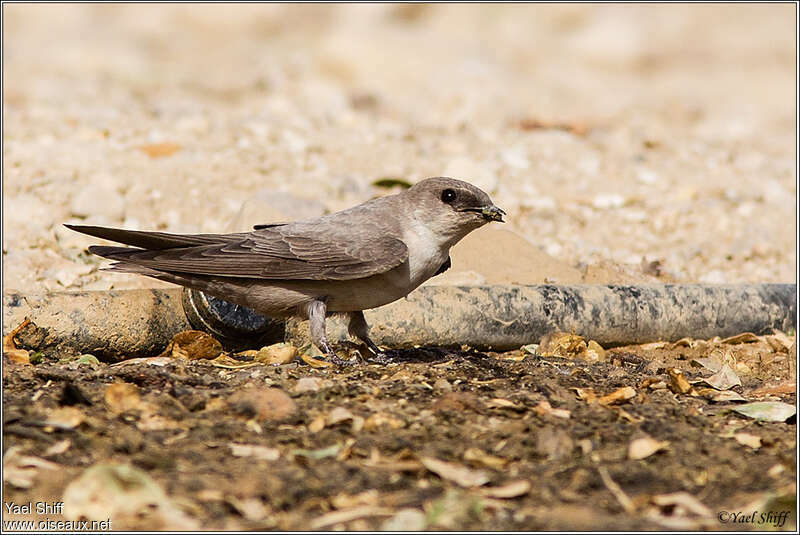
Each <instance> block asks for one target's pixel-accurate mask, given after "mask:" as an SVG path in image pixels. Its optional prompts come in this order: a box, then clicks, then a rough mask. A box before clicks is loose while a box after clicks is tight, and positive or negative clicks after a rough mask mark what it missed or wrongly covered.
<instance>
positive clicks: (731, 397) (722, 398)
mask: <svg viewBox="0 0 800 535" xmlns="http://www.w3.org/2000/svg"><path fill="white" fill-rule="evenodd" d="M709 390H711V391H712V394H711V398H710V399H711V401H713V402H715V403H726V402H729V401H747V399H745V398H744V397H742V395H741V394H740V393H738V392H736V391H735V390H723V391H722V392H720V391H719V390H713V389H709Z"/></svg>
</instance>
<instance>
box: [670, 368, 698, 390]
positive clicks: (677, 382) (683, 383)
mask: <svg viewBox="0 0 800 535" xmlns="http://www.w3.org/2000/svg"><path fill="white" fill-rule="evenodd" d="M667 373H668V374H669V381H670V384H669V389H670V390H672V391H673V392H675V393H676V394H687V393H689V392H691V390H692V385H691V384H689V381H688V379H686V376H685V375H683V371H681V370H680V369H678V368H669V369H668V370H667Z"/></svg>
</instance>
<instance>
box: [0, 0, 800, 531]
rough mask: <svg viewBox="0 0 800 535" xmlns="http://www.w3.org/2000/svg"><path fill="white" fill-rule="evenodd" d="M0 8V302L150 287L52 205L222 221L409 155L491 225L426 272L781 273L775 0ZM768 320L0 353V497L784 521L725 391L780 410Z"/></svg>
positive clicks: (381, 171)
mask: <svg viewBox="0 0 800 535" xmlns="http://www.w3.org/2000/svg"><path fill="white" fill-rule="evenodd" d="M2 9H3V47H4V48H3V229H2V234H3V236H2V237H3V263H2V267H3V270H2V277H3V292H4V294H6V293H7V292H9V291H10V290H16V291H21V292H23V293H31V294H33V293H43V292H48V291H64V290H67V291H69V290H101V291H102V290H108V289H111V288H114V289H124V288H143V287H154V286H159V285H160V283H158V282H155V281H150V280H146V279H144V278H142V277H136V276H128V275H118V274H110V273H107V272H103V271H99V268H100V267H102V266H103V265H104V262H103V261H102V260H101V259H98V258H96V257H92V256H91V255H89V254H87V253H86V251H85V249H86V247H87V246H88V245H90V244H94V243H97V240H94V239H92V238H88V237H85V236H82V235H78V234H75V233H72V232H70V231H68V230H66V229H64V228H63V227H62V223H65V222H67V223H81V224H100V225H110V226H119V227H125V228H137V229H159V230H165V231H170V232H220V231H233V230H243V229H247V228H248V226H249V225H252V224H253V223H265V222H274V221H285V220H292V219H302V218H307V217H314V216H317V215H320V214H323V213H328V212H332V211H336V210H339V209H343V208H346V207H349V206H352V205H354V204H357V203H359V202H363V201H365V200H367V199H369V198H371V197H374V196H376V195H383V194H386V193H392V192H394V191H396V189H385V188H381V187H378V186H376V185H375V182H376V181H377V180H379V179H382V178H387V177H389V178H400V179H403V180H406V181H408V182H412V183H413V182H416V181H417V180H420V179H422V178H425V177H428V176H436V175H450V176H454V177H456V178H463V179H466V180H469V181H471V182H473V183H475V184H476V185H478V186H480V187H482V188H484V189H485V190H486V191H487V192H489V193H490V195H491V196H492V198H493V200H494V201H495V202H496V204H498V205H499V206H501V207H502V208H504V209H505V211H506V212H507V213H508V222H507V224H506V225H505V226H504V227H502V228H501V227H499V225H494V226H493V227H491V228H486V229H482V230H481V231H478V232H475V233H474V234H473V235H471V236H469V237H468V238H467V239H466V240H464V242H463V243H461V244H459V245H458V246H456V247H455V248H454V250H453V254H452V258H453V268H452V269H451V270H450V271H449V272H448V273H446V274H445V275H444V276H442V277H437V278H435V279H433V280H432V281H431V284H513V283H520V284H533V283H542V282H553V283H564V284H572V283H653V282H655V283H659V282H667V281H676V282H687V283H689V282H704V283H739V282H796V272H797V271H796V269H797V267H796V247H797V244H796V229H797V223H796V204H797V200H796V199H797V186H796V174H797V161H796V144H797V137H796V122H795V121H796V112H797V108H796V101H795V91H796V85H795V81H796V76H797V72H796V55H795V54H796V51H795V46H794V45H795V39H796V37H795V35H796V34H795V32H794V21H795V10H796V6H794V5H791V4H783V5H778V4H776V5H704V6H689V5H647V6H644V5H576V4H565V5H547V6H546V5H513V6H512V5H508V6H488V5H474V6H473V5H470V6H465V5H433V6H428V5H400V4H398V5H392V4H382V5H370V6H356V5H316V6H302V5H276V4H272V5H246V6H236V7H231V6H221V5H202V6H201V5H192V6H189V5H172V6H162V5H145V4H138V5H66V4H65V5H22V4H16V5H3V7H2ZM14 327H15V325H5V324H4V325H3V334H4V336H5V335H7V334H8V333H9V332H10V330H11V329H13V328H14ZM577 334H580V333H577ZM795 339H796V338H795V333H794V332H790V333H786V334H785V335H784V334H783V333H777V334H775V335H771V336H760V337H753V336H743V337H741V338H739V339H733V340H727V341H722V340H719V339H715V340H693V339H686V340H683V341H680V342H675V343H667V342H663V341H662V342H659V341H654V342H653V344H648V345H643V346H631V347H624V348H614V349H608V348H606V350H607V351H606V353H607V354H606V355H605V358H600V359H599V360H598V361H597V362H594V361H593V358H589V357H587V355H586V354H584V355H583V357H585V358H588V359H589V360H585V358H583V357H576V356H575V355H572V354H570V355H566V356H561V357H557V356H556V357H554V356H541V355H540V354H533V353H532V352H531V351H526V350H523V349H521V350H519V351H513V352H509V353H504V354H495V353H487V354H481V353H476V352H473V351H469V350H467V349H464V350H459V351H455V350H447V349H440V348H420V349H418V350H406V351H401V352H393V353H392V355H393V356H394V357H395V358H396V360H397V361H398V362H395V363H393V364H388V365H379V364H372V363H365V364H360V365H357V366H352V367H325V366H321V365H319V364H318V363H312V364H313V365H309V364H307V363H305V362H303V361H300V362H292V363H289V364H283V365H280V366H272V365H268V364H262V363H258V362H252V361H250V360H248V358H251V357H239V360H238V361H230V360H227V361H224V362H223V361H207V360H191V361H187V360H184V359H180V358H177V359H173V358H171V357H155V358H151V359H147V360H133V361H130V362H123V363H120V364H116V365H113V366H112V365H109V364H106V363H100V362H96V359H94V358H93V357H91V356H87V355H84V356H81V357H77V358H73V359H65V358H63V356H62V355H45V356H41V355H37V354H35V353H32V354H30V355H27V357H28V358H29V359H30V358H32V359H33V362H34V363H33V364H26V363H19V362H16V361H15V360H13V359H11V358H10V357H8V356H7V352H6V350H5V347H4V359H3V394H2V395H3V453H4V459H3V467H4V470H3V474H4V482H3V493H4V495H3V502H4V510H3V520H4V521H7V520H19V519H35V520H36V521H37V522H38V521H40V520H42V519H50V520H54V521H58V520H65V519H67V518H75V516H79V517H81V518H85V519H87V520H95V521H102V520H106V519H108V518H112V519H113V523H112V527H113V529H239V530H249V529H271V530H301V529H305V530H307V529H314V530H317V529H319V530H328V529H351V530H367V529H376V528H380V529H387V530H391V529H394V530H398V529H418V530H425V529H441V530H478V529H483V530H503V529H507V530H571V529H573V530H592V529H605V530H635V529H642V530H664V529H681V530H694V529H703V530H706V529H708V530H750V529H756V530H757V529H795V528H796V525H795V524H796V521H795V517H796V510H795V506H794V503H795V499H796V488H795V481H796V473H797V462H796V461H797V456H796V448H797V444H796V416H789V415H788V414H787V415H784V416H785V417H781V415H778V416H775V415H774V414H773V416H772V420H770V419H769V418H768V416H769V415H765V414H759V415H758V416H759V418H755V417H751V416H745V415H743V414H740V413H739V412H736V410H735V409H737V408H741V407H743V406H747V405H749V404H750V403H752V402H765V403H767V404H769V405H768V407H769V408H770V409H772V410H773V411H780V410H783V409H785V408H786V407H785V406H784V405H782V404H781V403H785V404H789V405H794V404H795V403H796V389H795V382H796V342H795ZM532 342H535V340H532ZM529 349H532V348H529ZM595 355H596V353H595ZM705 359H708V360H705ZM23 360H24V359H23ZM722 365H725V366H727V368H725V370H728V371H727V372H725V373H723V374H722V375H719V376H718V375H717V372H715V371H714V370H717V369H718V368H719V367H720V366H722ZM709 366H711V367H712V368H714V370H712V369H710V368H709ZM676 370H680V371H682V374H681V373H679V372H678V371H676ZM712 374H713V377H715V379H710V377H712ZM731 374H732V375H731ZM734 377H735V378H737V379H739V380H740V381H739V382H740V383H741V384H735V383H736V382H735V381H733V378H734ZM701 378H707V379H708V380H711V381H712V382H714V384H715V385H716V386H713V385H712V386H709V385H704V384H703V383H696V384H695V383H693V382H694V381H697V380H699V379H701ZM721 380H724V381H727V382H726V383H725V384H722V383H719V381H721ZM687 381H689V382H687ZM270 387H271V388H270ZM740 398H741V399H740ZM12 502H13V503H14V504H16V505H22V504H27V503H29V502H30V503H33V504H37V503H38V504H52V505H54V506H55V505H56V504H59V503H62V502H65V503H66V505H67V506H68V507H65V509H68V510H69V511H68V513H69V515H68V516H63V515H62V514H61V513H60V511H50V512H47V513H46V514H40V515H36V514H32V513H31V512H30V511H28V512H26V511H24V510H13V508H12V507H10V504H11V503H12ZM784 511H786V512H787V515H786V516H788V520H784V521H781V520H779V519H780V518H785V517H780V515H781V514H782V513H783V512H784ZM33 513H35V511H34V512H33ZM753 513H755V514H753ZM8 528H9V526H8V525H6V526H4V529H8ZM52 529H54V527H53V526H50V530H52ZM24 530H25V531H28V530H29V529H24Z"/></svg>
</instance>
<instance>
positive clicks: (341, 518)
mask: <svg viewBox="0 0 800 535" xmlns="http://www.w3.org/2000/svg"><path fill="white" fill-rule="evenodd" d="M393 513H394V511H393V510H392V509H388V508H386V507H378V506H375V505H362V506H361V507H354V508H352V509H343V510H341V511H333V512H332V513H326V514H324V515H322V516H320V517H317V518H315V519H314V520H313V521H312V522H311V524H310V525H309V527H310V528H311V529H312V530H319V529H322V528H325V527H328V526H333V525H336V524H342V523H344V522H350V521H351V520H357V519H359V518H365V517H370V516H384V515H385V516H389V515H391V514H393Z"/></svg>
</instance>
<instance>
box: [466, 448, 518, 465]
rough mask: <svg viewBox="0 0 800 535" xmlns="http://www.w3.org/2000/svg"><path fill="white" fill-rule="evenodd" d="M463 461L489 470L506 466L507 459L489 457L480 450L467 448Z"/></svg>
mask: <svg viewBox="0 0 800 535" xmlns="http://www.w3.org/2000/svg"><path fill="white" fill-rule="evenodd" d="M464 460H465V461H470V462H478V463H481V464H483V465H484V466H488V467H489V468H495V469H498V470H500V469H502V468H504V467H505V466H506V465H507V464H508V459H503V458H502V457H497V456H495V455H490V454H488V453H486V452H485V451H483V450H482V449H480V448H468V449H467V451H465V452H464Z"/></svg>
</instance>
